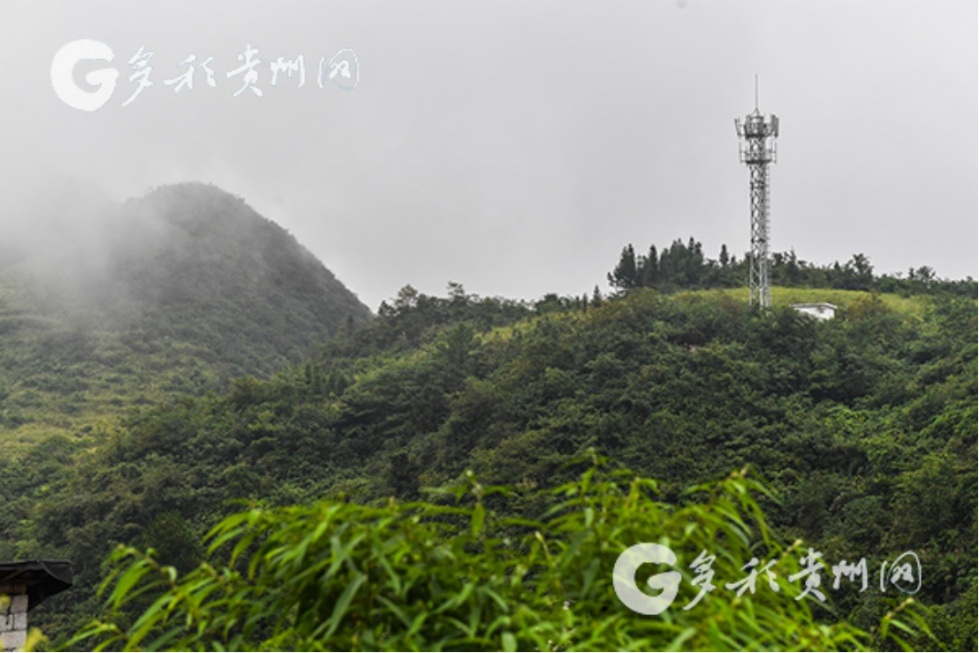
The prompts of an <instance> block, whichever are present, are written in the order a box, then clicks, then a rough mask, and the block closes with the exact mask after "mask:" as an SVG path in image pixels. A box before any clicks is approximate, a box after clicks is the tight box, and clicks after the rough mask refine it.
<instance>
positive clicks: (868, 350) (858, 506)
mask: <svg viewBox="0 0 979 653" xmlns="http://www.w3.org/2000/svg"><path fill="white" fill-rule="evenodd" d="M781 292H789V291H779V293H781ZM791 292H793V293H795V294H794V296H793V300H794V301H806V300H808V301H818V300H821V299H823V297H822V296H821V295H820V293H821V292H822V291H818V290H811V291H806V290H794V291H791ZM835 293H836V294H835V295H834V300H835V301H837V302H838V303H840V304H841V310H840V312H839V313H838V315H837V317H836V318H835V319H833V320H829V321H826V322H818V321H815V320H813V319H811V318H809V317H806V316H803V315H800V314H798V313H796V312H795V311H793V310H792V309H790V308H787V307H786V306H784V305H783V306H780V307H776V309H775V310H773V311H772V312H770V313H765V312H759V311H757V310H753V309H750V308H749V307H747V306H746V305H745V304H744V303H743V302H742V301H739V300H736V299H732V298H731V297H730V296H729V294H728V293H725V292H722V291H700V292H680V293H676V294H671V295H667V294H663V293H660V292H657V291H654V290H650V289H647V288H638V289H634V290H631V291H629V292H626V293H623V295H622V296H619V297H614V298H602V297H601V296H595V297H591V298H587V297H586V298H577V299H575V298H560V297H557V296H549V297H547V298H544V299H543V300H541V301H540V302H537V303H536V304H534V305H526V304H523V303H519V302H510V301H505V300H499V299H488V298H478V297H474V296H471V295H468V294H466V293H465V291H464V290H463V289H462V287H461V286H458V285H453V286H451V287H450V293H449V296H448V297H446V298H437V297H430V296H426V295H423V294H420V293H418V292H416V291H414V290H413V289H411V288H410V287H406V288H405V289H404V290H402V292H401V293H399V295H398V297H397V298H396V299H395V300H394V301H393V302H392V303H390V304H388V303H385V304H383V305H382V307H381V309H380V310H379V315H378V318H377V319H375V320H374V321H373V322H371V323H370V324H367V325H365V326H363V327H361V328H359V329H354V330H350V331H343V332H341V333H340V334H339V335H338V336H337V337H335V338H333V339H331V340H329V341H328V342H326V343H325V344H324V346H323V347H322V350H321V352H320V353H319V355H317V356H316V357H314V358H311V359H308V360H306V361H305V362H304V363H302V364H299V365H290V366H288V367H286V368H284V369H283V370H282V371H280V372H279V373H277V374H276V375H274V376H273V377H272V378H271V379H269V380H267V381H260V380H256V379H254V378H250V377H244V378H240V379H238V380H236V381H235V382H234V383H233V387H232V389H231V391H230V392H229V393H227V394H210V395H208V396H204V397H197V398H195V397H192V396H185V397H183V398H181V399H179V400H176V401H172V402H167V403H163V404H161V405H159V406H154V407H144V408H142V409H140V410H137V411H134V412H131V413H129V414H128V415H127V416H125V417H124V418H123V419H122V421H121V422H120V423H119V424H118V425H116V426H107V427H105V428H103V429H101V430H98V431H97V432H96V431H93V432H92V433H90V434H89V436H88V438H87V439H86V440H85V446H84V447H83V446H82V445H80V444H79V443H77V442H75V441H73V440H72V439H71V438H67V437H63V436H55V437H51V438H49V439H47V440H45V441H44V442H41V443H40V444H38V446H37V447H36V448H34V449H32V450H31V451H28V452H25V453H22V454H19V455H17V456H14V457H10V458H6V459H5V460H4V461H3V462H2V463H0V464H2V465H4V466H5V469H4V471H3V472H0V473H3V474H4V477H5V478H13V479H15V481H14V482H12V483H8V484H5V486H4V488H3V492H4V497H3V502H2V506H3V508H2V512H0V527H2V529H3V537H4V540H5V542H4V544H3V545H0V546H2V547H4V551H5V557H35V556H46V557H55V556H63V557H66V558H69V559H71V560H72V561H73V562H74V564H75V569H76V578H77V585H76V587H75V588H74V589H73V590H72V591H71V592H70V593H68V594H65V595H62V596H59V597H56V598H53V599H51V600H49V601H48V602H46V603H45V605H44V606H42V607H41V608H39V609H38V611H36V613H35V620H36V623H38V624H42V625H43V626H44V627H45V629H46V630H47V631H48V632H49V633H50V634H52V635H53V636H55V637H57V638H59V640H60V641H63V638H64V637H65V636H66V635H67V634H68V633H70V632H73V631H75V630H77V629H78V628H80V627H81V626H82V625H84V623H86V622H87V620H88V619H90V618H91V617H92V616H93V615H95V614H98V613H99V611H100V605H101V602H100V601H99V600H98V599H97V597H96V594H95V589H96V587H97V585H98V583H99V580H100V578H101V577H102V575H103V573H104V568H103V561H104V560H105V558H106V556H107V554H108V553H109V552H110V551H111V548H112V545H113V543H114V542H121V543H127V544H132V545H135V546H137V547H140V548H146V547H152V548H153V549H155V550H156V551H157V554H158V556H159V559H160V560H161V561H162V562H163V563H165V564H172V565H174V566H175V567H176V568H177V570H179V571H181V572H189V571H191V570H192V569H194V568H195V567H196V566H197V565H198V563H199V562H200V561H201V560H202V559H204V558H205V550H204V548H203V547H202V546H201V545H200V544H199V543H200V537H201V536H202V535H203V534H204V532H206V531H207V530H208V529H209V528H210V527H211V526H213V525H214V524H215V523H216V522H217V521H218V520H219V519H220V518H222V517H224V516H227V515H228V514H231V513H232V512H235V511H236V510H238V509H240V507H239V506H236V505H233V504H229V501H231V500H234V499H260V500H262V501H263V502H264V503H265V504H266V505H269V506H285V505H290V504H295V503H303V502H309V501H313V500H318V499H322V498H324V497H326V498H331V497H332V498H334V499H340V498H341V497H343V498H344V499H343V500H344V501H350V500H353V501H355V502H358V503H365V504H373V503H375V502H377V503H379V504H380V503H384V501H385V500H386V498H387V497H397V498H399V499H401V500H413V499H419V498H421V497H423V496H426V495H425V494H424V493H423V489H424V488H425V487H433V486H440V485H444V484H451V483H456V482H458V480H459V479H460V478H465V474H466V472H467V470H471V472H472V473H473V474H474V478H476V479H478V481H479V483H481V484H483V485H484V486H493V485H497V484H507V485H511V486H514V487H518V488H524V489H525V490H530V489H533V488H535V487H536V488H544V487H553V486H554V485H556V484H559V483H562V482H572V481H574V480H575V479H576V478H578V475H579V474H580V473H581V471H582V467H581V466H580V465H578V464H574V465H570V466H569V465H568V463H569V462H570V461H575V460H580V458H581V457H582V456H587V455H588V452H589V451H590V450H595V451H596V452H598V453H599V454H600V455H604V456H608V457H609V459H610V460H611V461H612V464H613V465H614V466H621V467H627V468H631V469H633V470H635V472H636V473H638V474H641V475H642V476H645V477H650V478H654V479H658V480H659V482H660V483H659V485H658V488H659V492H660V496H661V498H662V500H663V501H664V502H666V504H674V503H677V502H681V503H682V502H683V501H685V499H684V498H683V496H684V495H683V494H681V492H682V490H683V489H684V488H686V487H688V486H690V485H693V484H697V483H703V482H708V481H714V480H718V479H722V478H724V477H726V476H728V475H729V474H730V473H731V472H732V471H733V470H738V469H741V468H742V467H744V466H746V465H747V466H749V467H750V468H751V469H752V470H753V473H754V474H757V475H759V476H760V477H761V478H764V479H766V480H767V483H769V484H770V486H771V487H772V488H773V490H774V491H775V492H776V493H777V495H778V496H779V497H781V498H780V500H779V501H775V500H773V499H770V498H767V497H765V496H761V497H760V499H759V500H760V504H761V506H762V508H763V509H764V510H765V512H766V514H767V515H768V521H769V524H770V526H771V527H772V529H773V532H774V533H775V535H776V537H777V538H779V539H780V540H781V541H783V542H786V543H791V542H792V541H793V540H794V539H795V538H802V539H803V540H804V542H805V545H806V546H812V547H814V548H817V549H818V550H819V551H821V552H822V553H823V554H824V555H825V558H826V560H827V561H834V560H841V559H846V560H856V559H859V558H861V557H866V558H867V559H868V561H869V563H870V565H871V567H872V569H876V567H875V565H879V564H880V562H881V561H882V560H884V559H891V560H893V559H894V558H896V557H897V556H898V555H900V554H901V553H902V552H904V551H908V550H913V551H915V552H917V554H918V555H919V556H920V558H921V564H922V576H923V585H922V588H921V591H920V592H919V593H918V594H917V595H916V598H917V599H919V600H920V601H922V602H923V603H925V604H927V605H931V606H935V610H934V612H933V613H932V614H931V615H930V617H929V619H930V623H931V627H932V629H933V631H934V633H935V635H936V637H938V642H939V644H938V645H939V646H944V647H949V648H953V649H954V648H955V647H958V646H974V642H975V626H976V613H975V601H976V598H975V597H976V559H977V550H976V541H977V531H976V505H977V489H976V488H977V471H976V455H977V454H976V424H977V414H976V413H977V408H976V398H977V388H976V375H977V369H976V353H977V349H976V347H977V345H976V342H977V333H976V304H975V301H974V300H973V299H971V298H968V297H959V296H955V294H954V293H937V294H934V295H932V296H918V297H912V298H911V299H904V300H902V299H901V298H898V297H893V296H888V295H877V294H872V293H868V292H861V291H844V290H837V291H835ZM776 296H778V293H776ZM93 445H94V446H93ZM83 448H84V449H86V450H85V451H82V449H83ZM13 469H17V470H21V473H19V474H10V473H9V471H8V470H13ZM548 505H549V504H548V502H547V500H546V499H542V498H541V497H539V496H537V497H536V498H535V495H533V494H529V495H527V498H525V499H522V500H512V501H507V502H504V503H493V502H491V501H489V500H488V501H487V508H486V509H487V510H488V511H489V512H490V513H491V514H493V515H495V517H494V518H497V519H499V518H503V517H514V518H516V517H519V518H522V519H528V520H539V519H542V518H543V511H544V510H545V509H546V507H547V506H548ZM824 582H825V581H824ZM851 590H852V591H844V590H841V591H838V592H834V593H832V606H833V607H832V609H831V611H825V612H818V611H817V613H816V619H817V620H824V621H825V622H828V623H830V622H831V623H836V622H838V621H840V620H848V621H850V622H851V623H853V624H855V625H856V626H859V627H861V628H866V629H870V628H872V627H873V626H874V624H876V623H878V622H879V621H880V619H881V618H882V617H883V616H884V614H885V613H886V612H887V611H888V609H890V608H892V607H893V606H894V605H895V602H896V601H897V599H896V598H895V597H893V596H892V597H890V598H888V597H886V596H884V595H882V594H881V593H880V592H877V591H872V590H873V583H871V590H868V591H866V592H859V591H856V590H855V589H853V588H852V587H851ZM922 637H923V636H922ZM399 641H402V640H399ZM610 641H611V640H610ZM925 641H926V640H919V641H918V644H917V645H919V646H925V645H928V644H925V643H923V642H925ZM592 644H593V645H595V642H593V643H592ZM524 645H528V644H527V643H526V642H524ZM841 645H842V644H841Z"/></svg>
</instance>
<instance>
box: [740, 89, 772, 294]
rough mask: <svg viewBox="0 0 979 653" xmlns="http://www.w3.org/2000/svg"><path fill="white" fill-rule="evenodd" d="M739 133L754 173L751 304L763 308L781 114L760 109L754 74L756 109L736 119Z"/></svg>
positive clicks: (768, 291) (743, 155)
mask: <svg viewBox="0 0 979 653" xmlns="http://www.w3.org/2000/svg"><path fill="white" fill-rule="evenodd" d="M734 126H735V129H737V132H738V142H739V145H740V147H739V150H740V153H741V163H745V164H747V165H748V170H749V171H750V173H751V261H750V262H749V264H750V269H751V271H750V272H749V276H748V286H749V293H750V294H749V298H748V301H749V303H751V304H752V305H754V304H756V303H757V304H758V305H759V306H761V307H762V308H769V307H770V306H771V305H772V291H771V288H769V285H768V265H769V259H768V220H769V217H768V164H769V163H774V162H775V159H776V155H777V149H776V147H775V139H776V138H778V117H777V116H775V115H770V116H768V118H767V119H766V118H765V116H763V115H761V112H760V111H758V76H757V75H756V76H755V110H754V111H752V112H751V113H749V114H748V115H747V116H745V118H744V122H742V121H741V120H740V119H738V118H735V120H734Z"/></svg>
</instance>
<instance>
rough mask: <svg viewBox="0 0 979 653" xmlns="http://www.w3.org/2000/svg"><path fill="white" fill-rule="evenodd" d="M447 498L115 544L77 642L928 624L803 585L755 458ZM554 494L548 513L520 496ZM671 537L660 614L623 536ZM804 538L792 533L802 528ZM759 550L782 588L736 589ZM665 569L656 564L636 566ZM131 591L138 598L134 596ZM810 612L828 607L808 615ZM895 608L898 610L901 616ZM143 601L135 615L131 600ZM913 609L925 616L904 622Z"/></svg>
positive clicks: (586, 639) (830, 638) (846, 632)
mask: <svg viewBox="0 0 979 653" xmlns="http://www.w3.org/2000/svg"><path fill="white" fill-rule="evenodd" d="M453 492H454V498H453V497H452V496H451V493H446V494H445V495H443V496H441V497H439V498H438V500H437V501H436V502H413V503H396V502H395V501H394V500H391V501H390V502H389V503H388V504H387V505H384V506H382V507H368V506H364V505H358V504H355V503H348V502H344V501H323V502H319V503H315V504H312V505H309V506H296V507H289V508H277V509H262V508H258V507H255V508H252V509H250V510H247V511H245V512H241V513H239V514H236V515H234V516H232V517H229V518H227V519H225V520H224V521H222V522H221V523H220V524H219V525H218V526H217V527H215V528H214V529H213V530H212V531H211V533H210V534H209V542H210V548H209V553H210V559H211V561H212V562H211V563H204V564H202V565H200V566H199V567H198V568H197V569H196V570H194V571H191V572H190V573H187V574H184V575H180V574H178V572H177V571H176V570H175V569H174V568H172V567H166V566H163V565H161V564H159V563H158V562H157V561H156V560H154V557H153V553H152V552H148V553H146V554H144V553H141V552H139V551H138V550H137V549H134V548H120V549H119V550H118V551H117V552H116V554H115V555H114V561H115V563H116V569H115V572H114V573H113V574H112V575H111V576H110V577H109V579H108V580H107V581H106V583H105V585H104V586H103V591H107V590H108V588H110V587H111V588H112V589H111V591H109V595H108V600H107V606H108V607H109V608H110V611H111V614H112V615H114V616H112V617H110V620H109V621H108V622H104V621H96V622H93V623H92V624H91V625H90V626H89V627H88V628H86V629H84V630H82V631H81V632H79V633H78V634H77V635H76V637H75V639H74V640H73V641H72V642H71V643H70V645H74V646H78V645H84V646H91V647H94V648H95V649H96V650H105V649H109V648H122V649H124V650H232V649H233V650H292V649H298V650H347V649H350V650H362V649H367V650H450V649H453V650H463V649H464V650H518V649H519V650H540V651H552V650H659V649H677V648H684V649H689V650H715V649H721V650H838V649H843V650H865V649H868V648H872V647H893V646H902V647H905V648H907V646H908V645H909V644H908V643H907V642H905V641H904V640H902V639H900V638H899V637H897V636H896V635H901V636H907V635H908V634H909V633H911V634H912V636H915V637H926V636H927V634H928V629H927V627H926V626H925V625H924V622H923V619H922V612H921V611H920V610H921V608H920V607H919V606H918V605H917V604H913V602H912V601H910V600H907V601H905V602H904V603H902V604H901V605H900V606H898V607H897V608H896V609H895V610H891V611H890V612H889V613H888V614H887V615H886V616H885V617H884V618H883V619H882V620H881V621H880V623H879V626H878V627H877V628H876V629H875V631H874V632H865V631H862V630H860V629H858V628H856V627H854V626H851V625H849V624H847V623H845V622H838V620H836V619H834V618H833V617H832V616H829V615H830V614H831V608H830V610H829V611H827V610H826V609H824V608H817V609H812V608H811V607H810V605H809V601H808V599H804V600H795V598H796V597H797V595H798V593H799V592H800V587H799V585H800V583H789V582H787V580H786V579H787V577H788V576H789V575H790V574H792V573H794V572H796V571H798V570H799V565H798V560H797V559H798V558H799V557H800V555H801V552H800V551H797V550H795V547H792V548H789V549H785V548H783V547H782V546H781V545H780V544H779V543H778V542H777V541H775V539H774V538H773V536H772V534H771V533H770V532H769V530H768V527H767V526H766V524H765V520H764V515H763V514H762V511H761V509H760V508H759V506H758V504H757V503H756V501H755V498H754V497H753V495H754V494H758V493H759V492H766V490H765V488H764V486H762V485H761V484H760V483H759V482H757V481H755V480H753V479H751V478H746V475H745V474H744V473H740V474H732V475H731V477H729V478H728V479H727V480H724V481H722V482H720V483H718V484H715V485H703V486H698V487H694V488H691V489H690V490H688V491H687V492H686V493H685V495H684V498H683V501H682V502H680V503H678V504H669V503H664V502H662V501H660V500H658V499H657V498H656V497H657V495H658V490H657V483H656V482H655V481H652V480H649V479H644V478H637V477H636V476H635V475H633V474H632V473H628V472H616V473H611V474H610V473H606V472H603V471H601V470H600V469H599V468H597V467H592V468H591V469H590V470H588V471H586V472H585V473H584V474H583V475H582V476H581V477H580V478H579V479H578V480H577V481H575V482H572V483H568V484H566V485H564V486H561V487H559V488H557V489H554V490H547V491H533V492H531V491H529V490H528V489H527V488H526V487H524V488H521V487H515V488H502V487H482V486H480V485H479V484H478V483H477V482H476V481H474V480H473V479H472V477H471V476H470V477H469V480H468V483H467V484H466V485H463V486H460V487H457V488H455V489H454V491H453ZM527 502H531V503H537V502H539V503H541V504H543V505H549V506H551V507H550V508H549V509H547V510H546V512H545V513H544V517H543V518H542V519H541V520H540V521H531V520H521V519H513V518H506V517H503V516H502V515H503V514H505V513H507V512H510V511H511V506H510V504H513V503H523V504H525V505H526V503H527ZM641 542H655V543H659V544H661V545H665V546H668V547H670V548H671V549H672V550H673V551H674V552H675V553H676V554H677V558H678V562H677V565H676V566H675V569H676V570H677V571H680V572H681V573H682V574H683V577H684V580H683V582H682V584H681V589H680V593H679V595H678V596H677V598H676V599H675V600H674V602H673V603H672V605H671V606H670V607H669V608H668V609H667V610H666V611H665V612H663V613H661V614H660V615H656V616H644V615H640V614H636V613H633V612H631V611H630V610H629V609H628V608H627V607H625V606H624V605H623V604H622V603H621V602H620V601H619V600H618V599H617V598H616V595H615V593H614V590H613V586H612V569H613V567H614V565H615V561H616V559H617V557H618V556H619V555H620V554H621V553H622V552H623V551H624V550H625V549H627V548H628V547H630V546H632V545H634V544H638V543H641ZM797 544H798V543H797ZM701 551H707V552H708V553H712V554H715V555H716V556H717V560H716V563H715V564H714V570H715V572H716V577H715V580H714V583H715V585H717V589H715V590H714V591H713V592H712V593H708V594H706V595H705V596H704V598H703V600H701V601H700V602H698V603H696V605H694V606H693V607H692V609H689V610H686V609H684V607H685V606H687V605H688V604H690V603H691V602H692V601H693V599H694V597H695V595H696V592H697V588H696V587H695V586H694V585H692V584H691V581H692V580H693V579H694V572H692V571H691V569H690V567H689V566H690V564H691V563H692V562H693V561H694V560H695V558H696V557H697V555H698V554H699V553H700V552H701ZM753 557H758V558H760V559H762V560H763V561H765V560H771V559H777V560H778V564H777V566H776V567H775V569H776V571H777V574H778V577H777V582H778V584H779V587H780V589H779V591H778V592H775V591H773V590H772V589H771V588H770V587H769V586H768V584H767V582H763V581H762V579H763V575H760V576H759V583H758V590H757V592H756V593H754V594H751V593H745V594H744V595H743V596H742V597H740V598H736V593H735V591H734V590H727V589H726V588H725V587H724V585H723V582H724V579H730V578H733V579H740V578H742V577H744V576H745V573H744V572H743V571H741V570H742V567H743V566H744V565H745V563H746V561H748V560H750V559H751V558H753ZM658 571H659V572H662V571H667V570H665V569H660V570H658V569H656V567H655V566H654V565H651V564H646V565H644V566H643V567H640V569H639V573H637V580H638V581H639V583H642V581H644V580H645V578H647V577H648V576H650V575H651V574H653V573H657V572H658ZM133 608H135V610H134V609H133ZM814 612H818V613H819V614H818V615H815V614H814ZM898 613H900V615H899V617H900V619H902V620H903V621H899V620H898V619H897V618H895V615H897V614H898ZM137 615H138V616H137ZM909 623H913V624H914V631H916V632H913V631H912V629H911V628H910V627H909V625H908V624H909Z"/></svg>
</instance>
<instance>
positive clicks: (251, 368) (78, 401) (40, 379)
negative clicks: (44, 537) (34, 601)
mask: <svg viewBox="0 0 979 653" xmlns="http://www.w3.org/2000/svg"><path fill="white" fill-rule="evenodd" d="M64 195H65V196H64V197H56V198H54V200H52V201H51V202H50V203H49V205H48V206H46V207H45V208H43V209H38V215H35V216H30V218H31V220H30V222H29V224H28V226H27V227H26V228H25V231H24V233H20V234H18V232H17V230H16V229H13V230H12V233H13V235H12V236H11V237H7V238H4V240H3V241H2V242H0V445H2V446H3V447H4V449H6V450H8V451H9V450H10V449H17V448H23V447H24V446H27V445H29V444H31V443H34V442H36V441H37V440H38V439H39V438H42V437H45V436H46V435H49V434H51V433H52V432H61V433H64V434H65V435H68V436H74V435H75V434H76V433H77V432H82V433H85V432H88V431H90V430H91V429H92V428H99V427H98V426H97V423H98V422H99V420H100V418H103V417H108V416H114V415H118V414H121V413H124V412H125V411H126V410H128V409H129V408H131V407H134V406H137V407H138V406H140V405H146V404H149V403H152V402H155V401H159V400H163V399H169V398H173V397H176V396H182V395H186V394H202V393H203V392H205V391H206V390H216V391H224V390H227V389H228V387H229V384H230V381H231V379H233V378H236V377H239V376H242V375H245V374H251V375H256V376H259V377H262V378H267V377H268V376H269V375H271V374H272V373H274V372H276V371H277V370H279V369H281V368H282V367H283V366H284V365H287V364H288V363H290V362H293V363H294V362H298V361H301V360H303V359H304V358H305V357H307V356H309V355H310V354H311V353H312V351H313V347H314V345H316V344H318V343H320V342H322V341H323V340H325V339H327V338H329V337H330V336H332V335H334V334H336V333H337V332H338V331H340V330H341V329H343V328H351V327H353V326H354V325H357V324H360V323H362V322H364V321H365V320H367V319H369V318H370V311H369V310H368V309H367V307H366V306H364V305H363V304H362V303H361V302H360V301H358V300H357V298H356V296H354V295H353V293H351V292H350V291H349V290H347V289H346V288H344V287H343V285H342V284H341V283H340V282H339V281H337V279H336V278H335V277H334V276H333V274H332V273H331V272H330V271H329V270H327V269H326V268H325V267H323V265H322V264H321V263H320V262H319V261H318V260H316V259H315V257H313V255H312V254H310V253H309V251H307V250H306V249H305V248H304V247H302V246H301V245H300V244H299V243H298V242H296V240H295V238H293V237H292V236H291V235H289V234H288V233H287V232H286V231H285V230H283V229H282V228H281V227H279V226H278V225H276V224H275V223H273V222H271V221H269V220H267V219H265V218H263V217H261V216H260V215H258V214H257V213H255V211H253V210H252V209H251V208H250V207H248V206H247V205H246V204H245V203H244V202H243V201H242V200H241V199H240V198H237V197H234V196H232V195H229V194H228V193H225V192H224V191H221V190H219V189H217V188H215V187H213V186H207V185H203V184H183V185H178V186H169V187H163V188H159V189H156V190H155V191H153V192H151V193H149V194H147V195H146V196H145V197H142V198H139V199H135V200H130V201H129V202H127V203H126V204H124V205H122V206H115V205H112V204H111V203H109V202H108V201H105V200H98V199H93V198H91V197H90V195H91V193H90V192H88V193H86V192H83V191H81V190H79V189H69V191H68V192H66V193H64ZM14 217H15V218H16V216H14ZM0 557H2V556H0Z"/></svg>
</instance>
